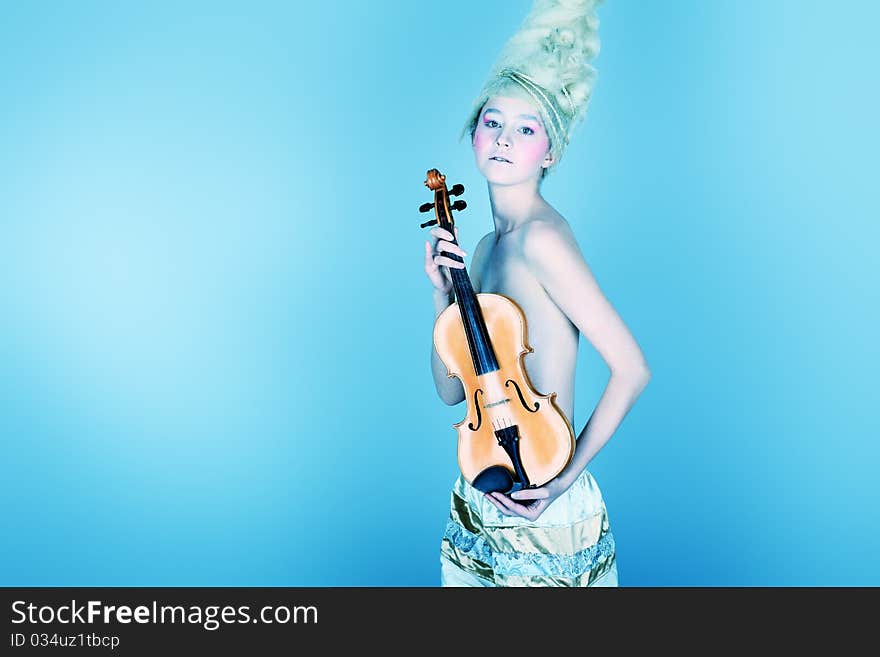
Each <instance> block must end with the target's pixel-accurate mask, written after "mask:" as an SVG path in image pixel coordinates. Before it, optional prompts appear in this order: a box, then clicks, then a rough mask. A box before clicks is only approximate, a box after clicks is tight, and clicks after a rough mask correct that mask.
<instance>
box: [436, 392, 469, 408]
mask: <svg viewBox="0 0 880 657" xmlns="http://www.w3.org/2000/svg"><path fill="white" fill-rule="evenodd" d="M440 399H442V400H443V403H444V404H446V405H447V406H455V405H456V404H460V403H461V402H463V401H464V396H463V395H460V396H459V395H456V396H451V395H444V394H443V393H440Z"/></svg>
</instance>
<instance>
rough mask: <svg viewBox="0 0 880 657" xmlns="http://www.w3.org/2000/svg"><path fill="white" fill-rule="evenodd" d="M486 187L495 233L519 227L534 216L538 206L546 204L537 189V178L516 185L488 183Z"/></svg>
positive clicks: (507, 231)
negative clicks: (487, 188)
mask: <svg viewBox="0 0 880 657" xmlns="http://www.w3.org/2000/svg"><path fill="white" fill-rule="evenodd" d="M488 187H489V203H490V204H491V206H492V218H493V220H494V221H495V232H496V233H509V232H510V231H512V230H515V229H517V228H519V227H520V226H522V225H523V224H524V223H525V222H527V221H528V220H529V219H531V218H532V217H534V216H535V214H536V211H537V210H538V209H539V208H541V207H542V206H545V205H547V202H546V201H545V200H544V198H543V197H542V196H541V192H540V191H539V189H538V179H537V178H535V179H533V180H526V181H525V182H522V183H520V184H518V185H495V184H493V183H488Z"/></svg>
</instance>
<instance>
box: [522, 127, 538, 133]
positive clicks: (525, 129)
mask: <svg viewBox="0 0 880 657" xmlns="http://www.w3.org/2000/svg"><path fill="white" fill-rule="evenodd" d="M521 130H522V133H523V134H524V135H533V134H535V131H534V130H532V129H531V128H530V127H528V126H523V127H522V128H521Z"/></svg>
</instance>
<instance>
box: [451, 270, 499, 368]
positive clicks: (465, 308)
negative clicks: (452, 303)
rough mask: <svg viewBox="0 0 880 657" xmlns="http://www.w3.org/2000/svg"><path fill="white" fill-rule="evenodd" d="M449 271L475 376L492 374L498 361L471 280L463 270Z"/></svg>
mask: <svg viewBox="0 0 880 657" xmlns="http://www.w3.org/2000/svg"><path fill="white" fill-rule="evenodd" d="M444 255H446V256H447V257H449V258H452V259H453V260H457V261H458V262H464V261H463V260H462V259H461V258H460V257H459V256H457V255H455V254H454V253H445V254H444ZM449 271H450V273H451V274H452V285H453V288H454V289H455V300H456V301H457V302H458V308H459V311H460V312H461V321H462V323H463V324H464V332H465V335H466V336H467V342H468V347H469V348H470V352H471V361H473V364H474V371H475V372H476V373H477V376H479V375H481V374H486V373H487V372H494V371H496V370H497V369H498V359H497V358H496V357H495V350H494V349H493V348H492V341H491V340H490V339H489V331H488V330H487V329H486V322H485V320H484V319H483V313H482V312H481V311H480V304H479V303H477V295H476V294H475V293H474V288H473V286H472V285H471V279H470V277H469V276H468V275H467V271H466V270H465V269H452V268H450V270H449Z"/></svg>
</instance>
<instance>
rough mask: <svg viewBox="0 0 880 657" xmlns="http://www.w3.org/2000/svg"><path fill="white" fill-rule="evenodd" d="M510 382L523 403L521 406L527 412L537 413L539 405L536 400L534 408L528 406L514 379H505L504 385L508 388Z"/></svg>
mask: <svg viewBox="0 0 880 657" xmlns="http://www.w3.org/2000/svg"><path fill="white" fill-rule="evenodd" d="M511 383H512V384H513V387H514V388H516V394H517V395H519V401H520V403H521V404H522V405H523V408H524V409H526V410H527V411H528V412H529V413H537V412H538V409H539V408H540V407H541V405H540V404H539V403H538V402H535V408H529V405H528V404H527V403H526V400H525V397H523V394H522V390H520V389H519V385H517V383H516V381H514V380H513V379H507V381H505V382H504V387H505V388H509V387H510V384H511Z"/></svg>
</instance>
